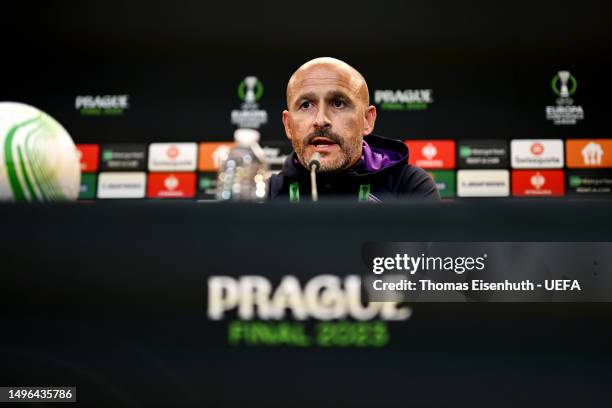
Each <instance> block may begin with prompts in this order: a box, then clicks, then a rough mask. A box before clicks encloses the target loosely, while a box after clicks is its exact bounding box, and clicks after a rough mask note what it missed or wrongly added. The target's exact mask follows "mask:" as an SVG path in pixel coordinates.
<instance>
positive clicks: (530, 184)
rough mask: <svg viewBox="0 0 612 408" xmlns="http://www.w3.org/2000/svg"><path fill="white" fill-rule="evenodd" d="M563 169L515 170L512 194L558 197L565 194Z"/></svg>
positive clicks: (513, 172) (518, 195)
mask: <svg viewBox="0 0 612 408" xmlns="http://www.w3.org/2000/svg"><path fill="white" fill-rule="evenodd" d="M564 182H565V174H564V172H563V170H513V171H512V195H513V196H517V197H528V196H531V197H548V196H552V197H558V196H562V195H564V194H565V187H564Z"/></svg>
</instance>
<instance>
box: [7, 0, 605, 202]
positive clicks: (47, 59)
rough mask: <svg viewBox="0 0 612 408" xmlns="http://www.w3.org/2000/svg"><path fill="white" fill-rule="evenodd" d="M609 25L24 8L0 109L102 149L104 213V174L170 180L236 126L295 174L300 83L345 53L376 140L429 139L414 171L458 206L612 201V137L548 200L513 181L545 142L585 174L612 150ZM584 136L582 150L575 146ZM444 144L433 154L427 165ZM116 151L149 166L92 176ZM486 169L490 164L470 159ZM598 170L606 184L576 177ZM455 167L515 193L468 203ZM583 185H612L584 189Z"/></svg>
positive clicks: (206, 176) (256, 6) (581, 11)
mask: <svg viewBox="0 0 612 408" xmlns="http://www.w3.org/2000/svg"><path fill="white" fill-rule="evenodd" d="M611 12H612V6H611V5H610V4H609V2H605V1H591V2H581V3H579V4H578V3H573V4H569V5H563V4H561V3H559V2H555V1H540V2H508V1H503V2H494V3H491V2H486V1H463V2H455V1H448V0H437V1H430V2H401V1H380V2H376V3H372V2H363V1H353V2H341V3H336V2H322V1H309V2H307V3H277V2H274V3H270V2H266V3H262V2H238V1H224V2H221V3H215V4H214V5H212V4H209V3H207V2H201V1H191V0H189V1H174V2H167V1H166V2H135V1H132V2H130V1H128V2H125V1H114V0H111V1H105V2H79V1H53V2H45V3H41V4H31V3H29V2H24V3H20V4H19V5H15V4H12V5H11V6H8V8H7V6H5V13H4V15H5V16H6V17H7V18H5V20H4V22H3V24H2V28H1V29H2V31H3V32H4V34H3V38H4V39H5V40H4V41H3V43H2V49H3V50H4V55H5V58H4V63H3V64H2V68H1V69H2V71H3V77H4V78H5V81H4V83H3V84H2V87H1V88H0V100H5V101H18V102H24V103H28V104H31V105H34V106H36V107H38V108H39V109H42V110H43V111H46V112H47V113H49V114H51V115H52V116H53V117H55V118H56V119H57V120H58V121H59V122H60V123H62V124H63V125H64V126H65V127H66V129H67V130H68V132H69V133H70V134H71V135H72V137H73V139H74V140H75V143H77V144H85V145H94V146H93V147H92V146H87V147H85V150H86V151H87V152H86V154H85V155H86V156H87V160H88V161H89V162H88V163H87V164H85V168H84V169H83V170H84V171H85V172H87V173H90V175H89V176H86V177H85V181H84V185H83V186H82V190H83V194H82V197H81V198H85V199H92V198H96V196H97V194H96V187H97V180H96V179H97V173H98V172H99V171H108V170H110V171H118V170H124V171H125V170H128V171H145V172H148V171H156V170H155V169H151V168H147V166H146V164H145V162H146V160H147V155H149V154H150V151H149V146H148V145H149V144H151V143H168V142H170V143H176V142H190V143H198V144H200V143H205V144H206V143H211V142H231V141H232V140H233V139H232V134H233V130H234V129H235V128H236V127H238V126H246V127H256V128H258V129H259V130H260V132H261V135H262V136H261V140H262V145H263V146H264V147H267V149H266V152H267V154H268V156H269V157H270V159H271V164H272V168H273V170H278V169H280V163H282V159H283V158H284V157H285V155H286V154H288V153H289V152H290V151H291V148H290V145H289V143H288V141H287V139H286V138H285V135H284V131H283V128H282V125H281V120H280V118H281V112H282V110H283V109H284V108H285V106H286V103H285V87H286V83H287V80H288V78H289V76H290V75H291V74H292V73H293V71H294V70H295V69H296V68H297V67H299V66H300V65H301V64H302V63H304V62H305V61H307V60H309V59H311V58H315V57H319V56H333V57H336V58H340V59H342V60H345V61H346V62H348V63H349V64H351V65H353V66H354V67H356V68H357V69H358V70H359V71H360V72H361V73H362V74H363V75H364V76H365V78H366V80H367V81H368V85H369V89H370V96H371V102H372V103H373V104H374V105H376V106H377V108H378V111H379V118H378V121H377V125H376V129H375V132H376V133H377V134H379V135H382V136H386V137H390V138H395V139H399V140H426V142H425V143H422V144H417V145H415V146H410V145H409V146H410V147H411V151H412V153H411V157H412V158H411V161H412V162H413V163H414V164H417V165H420V166H422V167H424V168H427V169H428V170H430V171H431V174H432V176H433V177H434V178H435V179H436V181H437V182H438V186H439V188H440V189H441V191H442V195H443V196H444V197H448V198H452V197H457V196H474V195H475V196H500V195H501V196H512V195H514V196H529V195H536V196H540V197H542V196H563V195H581V196H582V195H587V196H590V197H593V196H598V197H599V196H609V195H610V194H611V193H612V174H610V171H609V170H605V169H609V168H610V167H612V140H610V139H608V140H605V141H602V140H596V141H595V142H596V143H597V144H598V145H600V146H602V148H603V150H604V151H605V152H604V153H605V154H604V161H603V162H602V163H599V164H591V165H584V163H580V162H576V163H567V160H564V161H565V163H561V164H559V165H557V166H554V167H552V168H554V169H556V170H555V171H553V172H552V173H551V172H550V168H551V167H549V168H548V169H549V170H547V171H548V173H540V174H539V175H537V176H538V177H540V176H544V177H545V179H546V181H547V182H548V186H547V187H551V185H552V184H554V186H553V187H552V188H551V189H550V191H548V190H547V191H542V188H539V187H538V188H536V190H538V191H532V192H531V193H530V192H529V191H528V190H534V188H535V187H534V186H533V185H532V184H533V183H531V182H530V180H531V178H532V177H533V176H534V175H536V173H535V172H534V171H531V172H523V174H518V173H517V174H513V173H512V170H513V169H514V168H519V167H515V166H513V164H512V159H511V155H512V152H511V146H510V145H509V143H510V141H511V140H513V139H528V140H530V142H529V143H528V144H527V145H525V146H523V150H520V149H519V150H520V152H519V153H517V154H519V155H520V154H523V153H525V149H529V148H530V146H531V145H532V144H533V143H535V141H537V139H555V140H561V141H562V143H563V144H564V146H563V148H562V150H561V151H558V149H557V148H555V153H554V154H555V155H557V156H559V157H560V158H563V156H564V155H565V154H569V151H570V150H571V151H573V152H574V153H575V154H576V155H577V156H576V157H578V159H577V160H578V161H579V159H580V157H579V156H580V154H579V152H580V151H581V149H582V148H584V146H586V144H587V143H588V142H589V141H591V140H592V139H606V138H610V137H611V136H610V133H611V132H610V130H611V126H612V125H611V123H610V120H609V119H608V112H607V111H608V109H607V102H608V97H609V89H610V87H609V86H608V85H607V84H608V82H609V79H608V74H607V71H608V66H609V62H610V43H611V40H612V35H611V30H610V27H609V20H610V16H611V15H612V13H611ZM560 71H567V72H568V74H567V75H566V78H565V79H563V78H561V77H559V72H560ZM247 77H255V78H256V80H257V81H256V82H254V83H256V85H253V86H251V88H252V90H253V91H256V92H255V93H256V103H255V104H254V105H253V104H251V105H250V106H247V107H245V106H244V105H243V104H244V101H245V100H244V97H245V92H246V91H248V90H249V89H250V88H249V87H247V86H246V85H245V78H247ZM564 84H566V85H567V88H566V91H568V92H566V94H564V95H562V93H563V92H562V91H563V89H562V86H563V85H564ZM559 107H561V110H563V109H565V111H563V112H560V111H559V109H558V108H559ZM568 109H569V113H568ZM245 111H248V112H247V113H244V112H245ZM233 112H234V113H233ZM232 115H235V118H236V117H238V116H240V115H242V116H241V117H242V119H243V120H244V119H245V117H248V116H249V115H251V117H252V116H253V115H254V117H255V122H252V121H251V122H248V121H247V122H244V121H242V122H241V121H240V119H234V120H232V117H233V116H232ZM245 115H246V116H245ZM568 139H580V140H583V141H584V143H583V144H579V145H576V146H573V147H572V148H569V147H568V146H567V145H566V141H567V140H568ZM587 139H588V140H587ZM440 140H445V141H451V142H452V143H450V144H449V143H446V144H445V143H442V144H439V141H440ZM474 141H480V144H479V143H478V142H476V143H474ZM429 142H431V143H432V144H433V146H434V150H432V149H431V147H429V150H423V148H424V147H425V146H429V145H428V143H429ZM117 144H120V145H117ZM121 144H131V145H121ZM135 144H136V145H135ZM205 146H207V147H204V148H203V147H202V146H198V147H197V148H191V147H189V149H191V150H197V153H195V157H192V156H193V153H191V150H190V153H189V155H190V160H192V161H197V166H195V167H197V168H196V169H195V170H196V171H197V173H198V174H197V175H191V176H190V177H188V178H180V181H181V182H182V183H186V184H189V185H190V186H189V188H187V190H188V191H185V192H184V194H183V196H182V198H192V197H199V198H211V192H212V190H211V188H212V187H211V185H212V184H214V177H213V175H214V172H215V171H216V167H215V165H216V162H215V160H211V158H212V156H211V155H213V154H214V152H215V150H216V148H217V147H218V146H219V145H216V144H209V145H205ZM169 147H170V146H165V145H164V146H163V148H164V149H165V148H169ZM475 147H476V148H480V149H481V150H479V151H478V150H477V151H475V150H474V148H475ZM487 148H488V149H497V150H496V151H491V150H489V153H486V149H487ZM483 149H484V150H483ZM499 149H501V150H499ZM548 150H549V151H551V150H550V149H548ZM108 151H110V152H111V153H106V157H111V156H112V153H113V152H117V151H120V152H121V151H123V152H126V151H127V152H139V154H140V157H141V158H142V163H140V164H139V165H138V166H136V167H131V168H130V167H129V166H127V167H126V166H124V167H123V168H122V166H121V163H119V164H118V165H117V166H104V164H103V163H100V164H101V165H102V169H100V167H99V163H98V161H94V162H91V160H92V157H96V160H99V159H102V162H104V157H105V155H104V153H105V152H108ZM470 152H471V153H470ZM432 154H433V156H432ZM470 154H472V155H475V156H477V157H476V158H472V160H471V161H470V162H468V161H467V160H466V158H467V157H468V156H470ZM479 154H480V156H479ZM528 154H529V153H528ZM462 155H463V156H462ZM482 155H484V156H482ZM492 156H496V157H497V158H494V159H491V160H492V161H490V160H489V159H487V158H488V157H492ZM479 157H480V158H479ZM483 157H484V159H483ZM432 158H433V159H435V160H432ZM487 160H489V161H487ZM486 163H488V164H486ZM115 164H117V163H115ZM109 167H110V168H109ZM520 168H525V166H523V167H520ZM527 168H528V169H530V170H537V169H539V168H545V167H542V166H539V165H531V166H528V167H527ZM585 168H586V169H587V170H590V169H591V168H592V169H594V170H597V171H596V172H595V173H594V174H592V173H585V172H584V171H582V172H579V171H574V169H576V170H578V169H581V170H584V169H585ZM457 169H470V170H482V169H502V170H504V171H502V172H501V173H500V172H497V173H493V174H489V175H486V174H485V175H484V177H485V178H487V177H494V178H500V177H501V179H502V180H503V181H504V183H505V184H506V186H505V188H504V189H503V191H501V192H500V191H497V192H494V191H489V190H487V189H481V190H477V191H475V192H474V191H472V190H470V189H469V188H468V190H469V191H464V192H462V191H459V190H461V185H462V184H464V183H470V182H471V180H472V179H473V177H476V178H478V175H475V176H473V175H471V174H470V173H466V174H464V175H463V177H465V180H458V179H457V173H456V170H457ZM183 171H185V170H183ZM188 171H192V170H188ZM568 171H569V173H568ZM572 176H574V179H573V181H571V177H572ZM576 177H579V178H578V179H577V178H576ZM515 178H517V179H516V180H515ZM538 180H540V181H541V179H538ZM462 182H463V183H462ZM193 183H197V186H191V184H193ZM525 183H526V184H527V186H526V187H524V188H523V185H524V184H525ZM514 184H516V186H517V187H516V188H514V187H513V185H514ZM580 184H582V185H583V186H584V185H585V184H588V185H591V186H593V185H597V186H605V188H603V189H601V188H600V189H597V190H594V191H593V190H588V191H587V190H584V189H582V191H578V190H579V189H577V188H576V186H578V185H580ZM213 187H214V186H213ZM515 190H516V191H515ZM157 193H159V192H157ZM147 195H148V196H149V197H150V198H158V197H160V195H159V194H158V195H156V192H148V194H147Z"/></svg>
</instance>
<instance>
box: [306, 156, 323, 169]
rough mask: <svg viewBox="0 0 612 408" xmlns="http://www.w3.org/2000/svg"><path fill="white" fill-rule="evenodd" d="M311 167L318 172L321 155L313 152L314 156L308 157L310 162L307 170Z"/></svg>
mask: <svg viewBox="0 0 612 408" xmlns="http://www.w3.org/2000/svg"><path fill="white" fill-rule="evenodd" d="M312 166H314V167H315V171H317V170H319V168H320V167H321V153H319V152H314V154H313V155H312V156H310V160H309V161H308V169H312Z"/></svg>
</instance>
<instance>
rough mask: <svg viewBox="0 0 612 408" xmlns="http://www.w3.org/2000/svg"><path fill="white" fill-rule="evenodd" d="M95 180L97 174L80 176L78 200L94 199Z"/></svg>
mask: <svg viewBox="0 0 612 408" xmlns="http://www.w3.org/2000/svg"><path fill="white" fill-rule="evenodd" d="M97 179H98V175H97V174H91V173H82V174H81V190H80V191H79V200H93V199H94V198H96V181H97Z"/></svg>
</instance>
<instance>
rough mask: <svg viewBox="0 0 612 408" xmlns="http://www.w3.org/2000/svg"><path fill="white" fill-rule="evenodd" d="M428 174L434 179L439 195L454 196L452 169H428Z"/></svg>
mask: <svg viewBox="0 0 612 408" xmlns="http://www.w3.org/2000/svg"><path fill="white" fill-rule="evenodd" d="M428 173H429V175H431V177H432V178H433V179H434V182H435V183H436V186H438V191H440V197H442V198H448V197H455V196H456V193H455V191H456V189H455V172H454V171H452V170H434V171H429V172H428Z"/></svg>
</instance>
